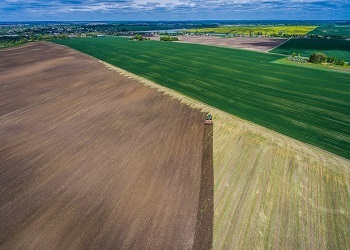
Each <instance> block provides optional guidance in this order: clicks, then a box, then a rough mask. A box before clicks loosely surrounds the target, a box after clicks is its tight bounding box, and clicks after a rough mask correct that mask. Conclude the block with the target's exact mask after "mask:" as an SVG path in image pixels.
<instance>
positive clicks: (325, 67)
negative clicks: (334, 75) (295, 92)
mask: <svg viewBox="0 0 350 250" xmlns="http://www.w3.org/2000/svg"><path fill="white" fill-rule="evenodd" d="M274 63H278V64H285V65H290V66H296V67H304V68H309V69H318V70H324V71H332V72H339V73H344V74H350V67H349V66H348V65H345V66H340V65H334V64H332V65H330V64H316V63H296V62H291V61H289V60H288V59H287V58H282V59H278V60H276V61H274Z"/></svg>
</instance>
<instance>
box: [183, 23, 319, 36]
mask: <svg viewBox="0 0 350 250" xmlns="http://www.w3.org/2000/svg"><path fill="white" fill-rule="evenodd" d="M316 27H317V26H302V25H300V26H292V25H290V26H289V25H286V26H282V25H277V26H265V25H258V26H238V25H223V26H220V27H216V28H201V29H190V30H187V31H188V32H199V33H219V34H233V35H263V36H277V35H278V36H282V35H295V34H298V35H305V34H307V33H309V32H310V31H312V30H314V29H315V28H316Z"/></svg>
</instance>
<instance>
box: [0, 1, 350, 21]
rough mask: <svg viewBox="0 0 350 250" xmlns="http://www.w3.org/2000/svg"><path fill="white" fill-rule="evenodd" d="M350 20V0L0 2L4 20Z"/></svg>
mask: <svg viewBox="0 0 350 250" xmlns="http://www.w3.org/2000/svg"><path fill="white" fill-rule="evenodd" d="M275 19H279V20H329V19H331V20H349V19H350V0H332V1H322V0H290V1H288V0H286V1H283V0H228V1H221V0H202V1H200V0H102V1H101V0H99V1H98V0H0V21H99V20H105V21H130V20H145V21H152V20H169V21H173V20H275Z"/></svg>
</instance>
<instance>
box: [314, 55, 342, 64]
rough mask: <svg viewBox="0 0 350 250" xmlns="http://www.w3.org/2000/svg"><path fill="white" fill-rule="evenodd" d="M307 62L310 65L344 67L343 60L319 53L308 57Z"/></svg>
mask: <svg viewBox="0 0 350 250" xmlns="http://www.w3.org/2000/svg"><path fill="white" fill-rule="evenodd" d="M309 61H310V62H311V63H329V64H335V65H340V66H343V65H345V60H341V59H336V58H334V57H328V56H327V55H326V54H324V53H320V52H314V53H312V54H311V55H310V57H309Z"/></svg>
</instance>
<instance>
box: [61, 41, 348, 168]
mask: <svg viewBox="0 0 350 250" xmlns="http://www.w3.org/2000/svg"><path fill="white" fill-rule="evenodd" d="M60 46H62V48H65V49H68V50H70V51H72V52H75V53H79V54H81V55H84V56H86V57H89V58H91V59H93V60H96V61H98V62H100V63H102V64H104V65H105V66H106V67H107V68H109V69H110V70H114V71H116V72H118V73H120V74H122V75H124V76H126V77H129V78H131V79H134V80H136V81H138V82H139V83H140V84H142V85H145V86H148V87H150V88H153V89H156V90H157V91H160V92H163V93H164V94H166V95H170V96H171V97H173V98H174V99H177V100H179V101H180V102H182V103H185V104H187V105H188V106H190V107H191V108H197V109H200V110H201V111H202V112H205V113H208V112H211V113H212V114H214V117H213V118H214V123H215V117H216V116H217V117H221V118H223V120H226V119H232V120H234V121H235V122H236V123H241V124H242V126H244V127H245V129H246V130H247V131H248V130H251V131H253V132H257V133H259V134H261V135H263V136H264V137H265V138H266V139H273V140H274V141H275V142H276V141H277V142H278V143H280V144H285V141H286V140H287V141H288V142H289V143H290V144H291V147H292V148H293V149H294V150H296V152H298V151H300V148H303V149H304V150H307V151H308V154H309V155H315V154H317V155H319V153H323V156H327V157H326V158H327V161H330V162H334V163H335V164H337V165H338V164H339V161H341V162H342V165H343V166H344V165H347V166H350V160H349V159H346V158H344V157H342V156H340V155H337V154H334V153H332V152H329V151H327V150H325V149H322V148H319V147H317V146H314V145H312V144H309V143H307V142H304V141H301V140H297V139H295V138H292V137H289V136H287V135H284V134H282V133H279V132H277V131H274V130H272V129H269V128H266V127H263V126H261V125H258V124H256V123H253V122H251V121H249V120H245V119H243V118H240V117H238V116H235V115H233V114H230V113H228V112H226V111H223V110H221V109H218V108H216V107H213V106H210V105H209V104H206V103H203V102H200V101H198V100H195V99H193V98H190V97H188V96H186V95H184V94H182V93H180V92H178V91H175V90H173V89H170V88H168V87H165V86H162V85H159V84H157V83H155V82H153V81H151V80H149V79H147V78H144V77H142V76H139V75H136V74H133V73H131V72H129V71H126V70H124V69H122V68H119V67H117V66H114V65H112V64H110V63H107V62H105V61H102V60H100V59H98V58H96V57H93V56H90V55H88V54H85V53H83V52H80V51H78V50H75V49H72V48H70V47H68V46H66V45H60ZM261 53H263V52H261ZM223 126H224V124H223ZM214 134H215V132H214ZM214 144H215V137H214ZM320 157H321V156H320ZM322 160H323V161H324V160H326V159H325V157H322ZM214 167H215V163H214Z"/></svg>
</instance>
